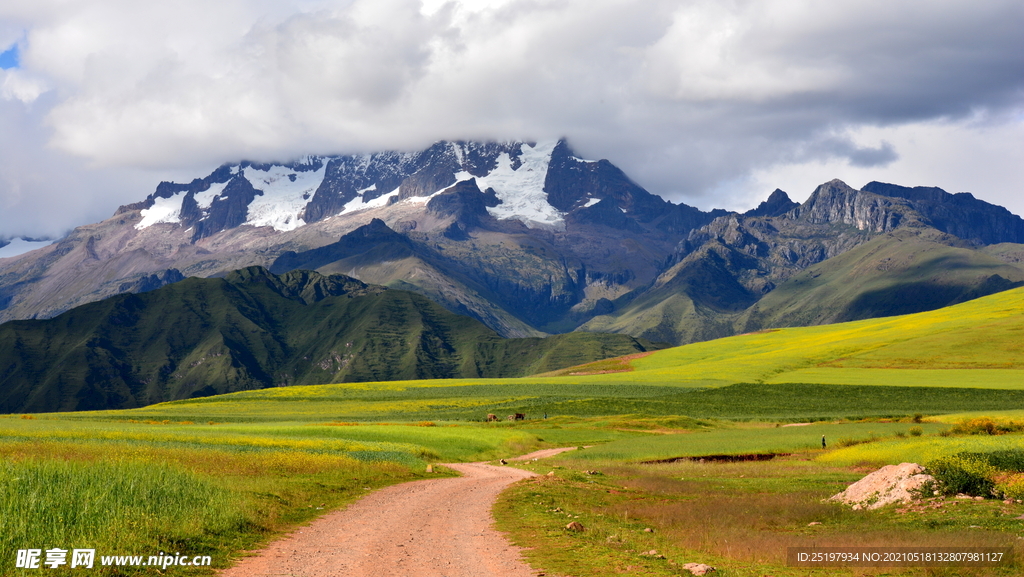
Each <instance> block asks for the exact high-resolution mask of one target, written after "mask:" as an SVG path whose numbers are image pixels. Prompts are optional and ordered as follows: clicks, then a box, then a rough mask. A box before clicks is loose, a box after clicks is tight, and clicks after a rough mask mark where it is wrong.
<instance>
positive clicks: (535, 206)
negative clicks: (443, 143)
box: [455, 141, 565, 230]
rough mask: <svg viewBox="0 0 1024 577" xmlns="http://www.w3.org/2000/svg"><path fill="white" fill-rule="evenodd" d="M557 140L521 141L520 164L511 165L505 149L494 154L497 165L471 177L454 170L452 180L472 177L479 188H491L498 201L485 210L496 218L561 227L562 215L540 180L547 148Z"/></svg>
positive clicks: (548, 152)
mask: <svg viewBox="0 0 1024 577" xmlns="http://www.w3.org/2000/svg"><path fill="white" fill-rule="evenodd" d="M557 144H558V142H557V141H550V142H539V143H537V144H536V145H534V146H533V147H531V146H530V145H528V144H523V145H522V146H521V148H520V150H521V151H522V156H520V158H519V160H520V161H521V162H522V164H521V165H520V166H519V168H518V169H513V168H512V159H511V158H509V155H508V154H507V153H502V154H501V155H499V156H498V159H497V166H496V167H495V169H494V170H492V171H491V172H490V173H488V174H487V175H486V176H478V177H474V176H473V175H472V174H470V173H468V172H466V171H461V172H458V173H456V174H455V180H456V181H463V180H469V179H471V178H476V182H477V186H479V187H480V190H487V189H488V188H493V189H494V192H495V194H496V195H497V196H498V198H499V199H500V200H501V204H499V205H498V206H494V207H488V208H487V211H488V212H489V213H491V215H492V216H494V217H495V218H498V219H502V220H507V219H516V220H519V221H521V222H523V223H524V224H525V225H526V226H528V227H530V228H553V229H558V230H560V229H563V228H565V220H564V217H565V215H564V214H563V213H562V212H561V211H559V210H558V209H556V208H555V207H553V206H551V205H550V204H549V203H548V195H547V193H546V192H544V180H545V178H547V175H548V165H549V164H550V162H551V152H552V151H553V150H554V149H555V145H557Z"/></svg>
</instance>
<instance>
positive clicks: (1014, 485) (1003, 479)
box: [996, 473, 1024, 499]
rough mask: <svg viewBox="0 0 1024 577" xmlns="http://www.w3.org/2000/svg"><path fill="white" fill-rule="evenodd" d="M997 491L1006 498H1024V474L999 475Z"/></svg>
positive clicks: (997, 477)
mask: <svg viewBox="0 0 1024 577" xmlns="http://www.w3.org/2000/svg"><path fill="white" fill-rule="evenodd" d="M996 493H997V494H999V495H1000V496H1001V497H1002V498H1004V499H1024V474H1022V473H1008V474H1003V475H997V476H996Z"/></svg>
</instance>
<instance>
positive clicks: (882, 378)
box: [0, 290, 1024, 576]
mask: <svg viewBox="0 0 1024 577" xmlns="http://www.w3.org/2000/svg"><path fill="white" fill-rule="evenodd" d="M1022 312H1024V290H1015V291H1008V292H1006V293H1001V294H998V295H993V296H991V297H986V298H982V299H978V300H976V301H971V302H969V303H965V304H963V305H959V306H957V307H951V308H949V309H943V310H940V311H934V312H930V313H921V314H918V315H910V316H907V317H893V318H887V319H875V320H871V321H858V322H854V323H846V324H842V325H835V326H827V327H811V328H805V329H784V330H778V331H770V332H763V333H758V334H751V335H742V336H738V337H732V338H729V339H722V340H719V341H713V342H708V343H698V344H694V345H688V346H685V347H678V348H675V349H668V350H664V351H659V352H657V353H654V354H651V355H648V356H645V357H643V358H636V359H632V360H630V361H628V362H627V363H626V364H627V365H628V366H630V367H632V369H633V370H631V371H628V372H617V373H603V374H586V373H587V372H589V371H592V370H594V369H595V368H596V369H601V370H608V369H609V368H614V367H616V366H621V365H623V363H622V362H619V361H604V362H602V363H598V364H595V365H593V366H589V367H588V366H584V367H576V368H573V369H569V370H565V371H560V372H559V373H557V374H546V375H538V376H534V377H528V378H522V379H493V380H486V379H460V380H436V381H398V382H386V383H360V384H337V385H323V386H311V387H280V388H274V389H266V390H260V391H248V392H241V393H235V394H232V395H224V396H218V397H207V398H202V399H194V400H188V401H177V402H173V403H162V404H158V405H152V406H149V407H145V408H141V409H134V410H129V411H97V412H84V413H55V414H45V415H24V416H20V415H10V416H6V417H0V455H2V457H3V461H2V465H0V491H2V492H3V495H4V497H3V499H2V501H0V575H16V574H26V575H27V574H32V573H29V572H24V571H21V572H19V571H17V570H15V569H13V559H14V551H16V550H17V549H21V548H26V547H43V548H47V547H66V548H70V547H82V546H95V547H96V548H97V549H103V550H104V551H106V552H107V553H109V554H121V553H124V554H146V555H148V554H151V553H154V554H155V552H158V551H166V550H171V549H173V550H176V551H178V550H182V551H185V552H188V553H189V554H197V555H198V554H210V555H211V556H212V557H213V559H214V566H215V567H222V566H226V565H228V564H229V563H230V562H231V559H232V557H233V556H235V555H237V554H238V552H240V551H243V550H245V549H248V548H252V547H257V546H258V545H259V544H260V543H263V542H266V541H267V540H268V539H271V538H273V537H274V536H276V535H279V534H280V533H281V532H282V531H285V530H288V529H289V528H290V527H294V526H295V524H296V523H301V522H303V521H305V520H308V519H310V518H313V517H315V516H317V515H319V514H322V513H323V512H324V511H327V510H330V509H331V508H336V507H339V506H343V505H344V504H345V503H347V502H350V501H352V500H353V499H356V498H358V497H359V496H361V495H363V494H364V493H365V491H367V490H370V489H373V488H376V487H380V486H384V485H387V484H390V483H395V482H402V481H406V480H412V479H417V478H423V477H425V476H427V473H425V472H424V471H425V468H426V465H427V464H428V463H438V462H450V461H469V460H487V459H492V460H493V459H497V458H500V457H508V456H512V455H515V454H522V453H525V452H528V451H531V450H534V449H538V448H545V447H555V446H582V445H593V446H592V447H589V448H586V449H583V450H578V451H572V452H570V453H566V454H564V455H563V456H562V457H561V458H559V459H558V460H555V461H550V462H538V463H533V464H529V465H527V466H530V467H534V468H535V469H536V470H537V471H538V472H542V473H547V472H549V471H551V470H553V467H554V466H555V465H557V466H558V467H559V468H558V469H555V470H556V471H557V474H556V475H555V476H553V477H551V478H548V477H547V476H546V475H545V479H546V480H544V481H540V482H531V483H525V484H523V485H521V486H519V487H517V488H516V489H514V490H513V491H511V492H510V493H509V494H508V495H507V496H506V497H505V498H504V501H503V503H504V504H503V505H501V506H499V509H498V517H499V521H500V523H501V524H502V526H503V527H505V528H507V529H508V530H509V531H510V532H511V533H512V535H513V537H514V538H515V539H516V540H517V541H518V542H520V543H522V544H524V545H527V546H529V547H531V548H532V549H531V553H530V556H531V559H533V560H534V562H535V563H537V564H538V565H537V566H538V567H540V568H543V569H544V570H546V571H550V572H557V571H559V570H561V571H567V572H572V573H573V574H577V573H578V574H588V575H618V574H634V575H639V574H645V575H646V574H655V575H657V574H665V575H678V574H680V569H679V568H678V566H677V565H673V564H672V563H670V561H675V560H679V561H684V560H687V561H688V560H700V561H707V562H712V564H718V565H720V566H721V567H722V569H721V570H720V572H719V574H720V575H723V576H727V575H766V574H772V575H808V574H814V573H813V572H807V571H805V570H792V569H787V568H786V567H784V566H783V565H780V560H779V559H780V557H779V551H780V550H781V549H780V548H783V549H784V547H785V546H789V544H793V543H796V544H801V543H807V542H818V543H839V544H841V543H855V544H878V543H883V544H884V543H890V542H893V541H892V539H893V535H901V537H899V538H898V539H897V541H898V542H916V543H925V544H933V545H935V544H943V543H981V544H993V543H995V544H1005V543H1011V544H1012V546H1014V547H1016V548H1017V549H1020V546H1019V545H1017V543H1018V541H1017V539H1016V537H1017V535H1018V534H1019V533H1020V531H1021V526H1020V523H1019V521H1015V520H1013V517H1014V516H1019V515H1021V514H1024V510H1022V508H1021V507H1020V506H1018V505H1016V504H1013V505H1005V506H1003V505H999V504H995V503H988V502H985V503H978V504H972V505H970V507H961V508H959V509H957V511H956V515H953V516H948V517H942V516H941V515H939V513H936V512H926V513H920V512H906V511H905V512H904V513H899V512H896V511H893V510H888V511H884V512H881V513H878V512H870V513H869V512H864V513H859V512H852V511H850V510H849V509H842V508H840V507H838V506H834V505H825V504H822V503H821V498H822V497H823V496H828V495H829V494H832V493H834V492H838V490H840V489H841V488H842V487H843V486H845V485H846V484H849V483H850V482H852V481H855V480H856V479H858V478H859V477H860V476H862V475H863V474H864V472H866V471H867V470H870V469H869V467H874V466H877V465H881V464H887V463H898V462H902V461H915V462H927V461H930V460H932V459H935V458H938V457H941V456H946V455H951V454H954V453H958V452H962V451H968V450H969V451H990V450H996V449H1005V448H1007V447H1020V448H1024V440H1022V439H1024V435H1021V434H1009V435H998V436H989V435H981V436H979V435H970V436H957V435H952V436H941V435H939V433H943V434H944V435H948V431H947V429H949V428H950V426H951V424H953V423H956V422H958V421H959V420H961V419H964V418H969V417H977V416H979V415H989V416H999V417H1000V418H1002V419H1015V418H1016V419H1018V420H1021V421H1024V386H1021V384H1022V381H1021V379H1020V377H1021V375H1022V373H1024V339H1022V338H1020V335H1022V334H1024V332H1022V331H1024V314H1022ZM573 373H577V374H573ZM516 412H523V413H526V414H527V415H528V417H529V418H528V419H527V420H525V421H521V422H504V421H503V422H499V423H484V422H482V420H483V419H484V417H485V416H486V415H487V414H488V413H494V414H497V415H499V416H502V417H503V416H505V415H507V414H510V413H516ZM915 415H916V417H914V416H915ZM545 417H546V418H545ZM864 419H867V420H864ZM916 421H921V422H916ZM798 423H801V425H800V426H785V425H793V424H798ZM802 423H810V424H802ZM822 435H825V437H826V439H827V440H828V442H829V448H828V449H827V450H822V449H821V446H820V442H821V436H822ZM762 453H776V454H777V453H789V454H791V455H790V456H787V457H777V458H776V459H774V460H772V461H768V462H751V463H711V462H709V463H693V462H690V461H689V460H688V459H686V458H688V457H702V456H711V455H744V454H762ZM670 459H682V460H681V461H679V462H674V463H670V464H643V463H644V462H650V461H665V460H670ZM586 471H590V472H591V473H594V474H587V473H586ZM444 474H448V473H446V472H445V471H444V469H440V472H437V473H431V474H430V475H434V476H436V475H444ZM183 504H185V505H183ZM950 507H952V505H950ZM555 508H561V509H562V510H563V512H562V513H559V514H552V513H551V512H550V511H551V510H553V509H555ZM566 510H570V511H574V512H573V515H574V517H573V518H575V515H580V517H579V518H580V519H582V520H584V523H585V524H587V525H589V526H592V527H594V530H593V531H591V532H588V533H585V534H582V535H578V536H571V535H567V534H566V533H565V531H564V529H562V528H561V527H563V526H564V524H565V523H566V521H565V518H566V514H565V511H566ZM773 519H774V520H773ZM36 520H38V521H39V522H37V521H36ZM816 520H821V522H822V523H824V524H826V525H827V526H826V527H823V528H820V529H819V528H815V529H811V528H809V526H808V523H810V522H812V521H816ZM644 526H648V527H650V526H653V527H655V528H656V531H655V532H654V533H653V534H640V531H641V530H642V529H643V528H644ZM702 527H703V528H702ZM815 527H816V526H815ZM973 527H978V528H981V530H980V531H978V530H976V529H974V528H973ZM815 539H817V541H815ZM915 539H916V541H914V540H915ZM725 542H733V543H736V545H735V546H726V545H723V544H722V543H725ZM740 544H742V546H741V545H740ZM643 547H649V548H657V549H662V550H664V551H666V552H667V553H669V555H666V557H668V558H667V559H664V560H659V559H656V558H640V557H639V556H638V551H641V550H642V549H643ZM584 569H585V570H584ZM1017 569H1019V567H1015V568H1012V569H1005V570H1004V569H992V570H981V571H974V570H971V571H967V572H957V571H952V572H945V573H943V572H939V573H931V574H936V575H939V574H941V575H958V574H965V575H1010V574H1016V573H1014V571H1017ZM173 571H175V572H176V574H207V573H208V572H209V570H205V569H199V568H194V569H188V570H186V569H181V568H175V569H174V570H173ZM47 572H48V574H49V573H51V572H52V573H53V574H55V575H56V574H65V573H70V572H71V570H60V569H57V570H47ZM144 572H145V571H144V570H142V569H140V570H139V571H137V572H136V573H138V574H141V573H144ZM97 573H98V574H101V575H106V574H110V575H115V574H124V571H123V570H122V571H121V572H118V571H114V570H113V569H110V568H108V569H102V570H99V571H97ZM129 573H130V572H129ZM817 574H822V575H828V574H833V573H828V572H824V573H817ZM844 574H846V573H844ZM909 574H920V575H924V574H928V573H924V572H921V571H916V570H910V571H909Z"/></svg>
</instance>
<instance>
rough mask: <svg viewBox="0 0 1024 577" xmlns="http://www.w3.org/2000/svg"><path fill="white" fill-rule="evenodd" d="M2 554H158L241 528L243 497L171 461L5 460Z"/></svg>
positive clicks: (0, 468)
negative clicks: (87, 550) (27, 551)
mask: <svg viewBox="0 0 1024 577" xmlns="http://www.w3.org/2000/svg"><path fill="white" fill-rule="evenodd" d="M0 494H2V495H3V496H4V498H3V499H2V500H0V560H2V561H3V563H4V565H6V564H7V563H9V562H11V561H13V560H14V558H15V552H16V551H17V550H18V549H28V548H34V549H49V548H54V547H58V548H62V549H72V548H79V549H81V548H92V549H96V550H97V555H101V554H139V555H149V554H154V555H155V554H157V552H159V551H172V552H173V551H174V550H175V549H178V550H180V548H181V546H182V545H192V546H193V549H192V550H190V551H189V553H193V552H195V553H196V554H198V553H200V552H199V551H195V549H194V546H196V545H200V546H201V543H202V537H203V536H205V535H210V534H218V533H228V532H232V531H237V530H239V528H240V527H241V526H243V525H244V524H245V523H247V522H248V521H249V519H248V516H247V514H246V512H245V510H244V499H242V498H241V497H240V496H239V495H237V494H233V493H232V492H230V491H228V490H227V489H224V488H221V487H218V486H216V485H214V484H213V483H212V482H210V481H209V480H207V479H203V478H201V477H200V476H199V475H197V474H195V473H192V472H189V471H185V470H182V469H180V468H178V467H174V466H171V465H166V464H161V463H155V462H140V461H134V462H133V461H120V462H85V461H64V460H38V459H31V460H25V461H20V462H8V463H4V464H2V465H0Z"/></svg>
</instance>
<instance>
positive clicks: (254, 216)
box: [211, 164, 327, 232]
mask: <svg viewBox="0 0 1024 577" xmlns="http://www.w3.org/2000/svg"><path fill="white" fill-rule="evenodd" d="M326 171H327V165H326V164H324V165H322V166H321V167H320V169H319V170H309V171H304V172H297V171H295V170H294V169H291V168H288V167H287V166H271V167H270V168H269V169H268V170H258V169H256V168H253V167H252V166H247V167H245V170H244V171H243V175H244V176H245V179H246V180H248V181H249V183H250V184H252V187H253V188H255V189H256V190H261V191H263V194H262V195H260V196H257V197H256V198H254V199H253V201H252V202H250V203H249V212H248V213H247V216H248V218H247V220H246V221H245V224H250V225H252V226H270V227H273V228H274V230H277V231H281V232H287V231H289V230H295V229H296V228H298V227H300V226H302V225H304V224H306V223H305V222H303V220H302V219H301V218H299V214H301V213H302V209H304V208H305V207H306V204H307V203H308V202H309V199H310V198H312V197H313V193H315V192H316V189H317V188H318V187H319V186H320V183H322V182H323V181H324V174H325V173H326ZM211 201H212V199H211Z"/></svg>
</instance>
